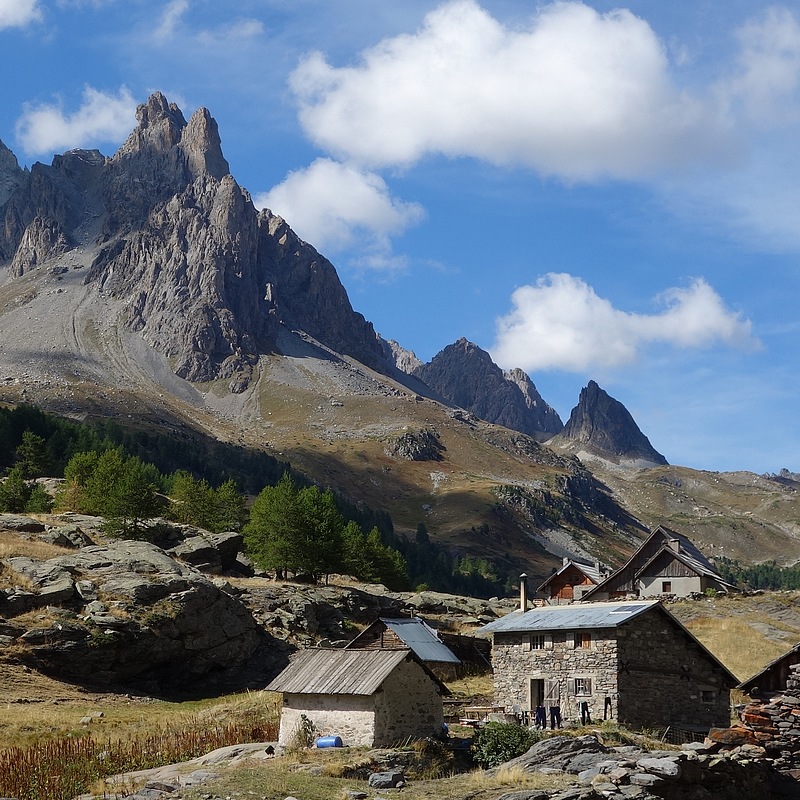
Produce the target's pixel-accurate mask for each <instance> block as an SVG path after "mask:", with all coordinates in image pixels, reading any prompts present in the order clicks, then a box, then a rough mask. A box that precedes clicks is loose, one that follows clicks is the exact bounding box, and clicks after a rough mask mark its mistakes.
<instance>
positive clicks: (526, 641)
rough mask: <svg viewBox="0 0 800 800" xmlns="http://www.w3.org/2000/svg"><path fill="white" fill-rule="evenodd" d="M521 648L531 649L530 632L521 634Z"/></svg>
mask: <svg viewBox="0 0 800 800" xmlns="http://www.w3.org/2000/svg"><path fill="white" fill-rule="evenodd" d="M522 649H523V650H530V649H531V634H530V633H527V634H523V635H522Z"/></svg>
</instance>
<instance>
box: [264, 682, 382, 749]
mask: <svg viewBox="0 0 800 800" xmlns="http://www.w3.org/2000/svg"><path fill="white" fill-rule="evenodd" d="M303 714H305V715H306V717H308V719H310V720H311V722H313V723H314V726H315V729H316V735H317V736H341V738H342V742H343V743H344V744H345V745H347V746H349V747H360V746H365V747H371V746H372V744H373V742H374V739H375V696H374V695H372V696H369V697H367V696H364V695H351V694H325V695H322V694H284V696H283V709H282V711H281V725H280V732H279V734H278V743H279V744H281V745H282V746H284V747H291V746H292V745H293V744H295V741H296V738H295V737H296V734H297V731H298V730H299V728H300V721H301V720H300V718H301V715H303Z"/></svg>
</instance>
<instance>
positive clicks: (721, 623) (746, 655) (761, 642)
mask: <svg viewBox="0 0 800 800" xmlns="http://www.w3.org/2000/svg"><path fill="white" fill-rule="evenodd" d="M687 627H688V628H689V629H690V630H691V632H692V633H693V634H694V635H695V636H696V637H697V638H698V639H699V640H700V641H701V642H702V643H703V644H704V645H705V646H706V647H707V648H708V649H709V650H710V651H711V652H712V653H713V654H714V655H715V656H716V657H717V658H719V659H720V661H722V663H723V664H725V666H726V667H727V668H728V669H729V670H730V671H731V672H732V673H733V674H734V675H736V677H737V678H739V680H745V679H746V678H749V677H750V676H751V675H755V673H756V672H758V671H759V670H760V669H761V668H762V667H763V666H764V665H765V664H768V663H769V662H770V661H772V660H773V659H774V658H777V657H778V656H779V655H781V653H784V652H786V650H787V648H788V647H789V646H790V645H789V644H786V643H782V642H776V641H773V640H770V639H768V638H767V637H766V636H764V635H763V634H761V633H759V631H758V630H756V629H755V628H754V627H753V626H752V624H749V623H748V622H747V621H746V620H742V619H735V618H730V619H714V618H712V617H700V618H698V619H695V620H693V621H692V623H691V624H690V625H688V626H687Z"/></svg>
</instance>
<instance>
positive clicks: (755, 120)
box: [722, 7, 800, 129]
mask: <svg viewBox="0 0 800 800" xmlns="http://www.w3.org/2000/svg"><path fill="white" fill-rule="evenodd" d="M738 39H739V45H740V49H739V53H738V57H737V61H736V67H735V69H734V72H733V74H732V76H731V77H730V78H728V79H726V80H725V81H723V82H722V92H723V94H724V95H726V96H727V98H728V102H729V103H730V104H731V105H732V106H734V108H735V111H736V113H737V114H738V115H739V119H740V121H742V120H746V121H747V122H749V123H750V124H751V125H753V126H754V127H755V128H757V129H763V128H774V127H786V126H788V125H796V124H797V122H798V120H799V119H800V22H799V21H798V20H797V18H796V17H795V15H794V14H792V12H791V11H789V10H788V9H786V8H779V7H773V8H769V9H767V11H766V12H764V14H763V15H762V16H761V17H758V18H754V19H752V20H750V21H749V22H747V23H746V24H745V25H743V26H742V28H741V29H740V30H739V31H738Z"/></svg>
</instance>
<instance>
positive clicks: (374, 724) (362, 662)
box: [266, 648, 450, 747]
mask: <svg viewBox="0 0 800 800" xmlns="http://www.w3.org/2000/svg"><path fill="white" fill-rule="evenodd" d="M266 688H267V690H269V691H274V692H283V708H282V710H281V723H280V732H279V736H278V742H279V743H280V744H281V745H283V746H289V745H291V744H292V743H293V742H294V741H295V738H296V736H297V732H298V731H299V730H300V727H301V721H302V717H303V716H305V717H306V718H307V719H308V720H310V721H311V722H312V723H313V725H314V729H315V731H316V733H317V735H319V736H339V737H340V738H341V739H342V741H343V743H344V744H345V745H350V746H361V745H363V746H367V747H380V746H389V745H392V744H395V743H396V742H398V741H400V740H402V739H407V738H408V737H419V738H424V737H426V736H435V735H438V734H440V733H441V731H442V726H443V724H444V712H443V709H442V695H447V694H450V692H449V690H448V689H447V687H446V686H445V685H444V684H443V683H442V682H441V681H440V680H439V679H438V678H437V677H436V676H435V675H434V674H433V673H432V672H431V670H430V669H429V668H428V667H426V666H425V664H423V663H422V662H421V661H420V660H419V658H418V657H417V656H416V655H414V653H413V652H412V651H411V650H410V649H408V648H402V649H400V648H398V649H392V650H380V649H379V650H336V649H322V648H320V649H311V650H302V651H300V652H299V653H297V654H296V655H295V656H293V657H292V659H291V661H290V663H289V665H288V666H287V667H286V668H285V669H284V670H283V672H281V673H280V674H279V675H278V676H277V677H276V678H274V679H273V680H272V681H271V683H270V684H269V685H268V686H267V687H266Z"/></svg>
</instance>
